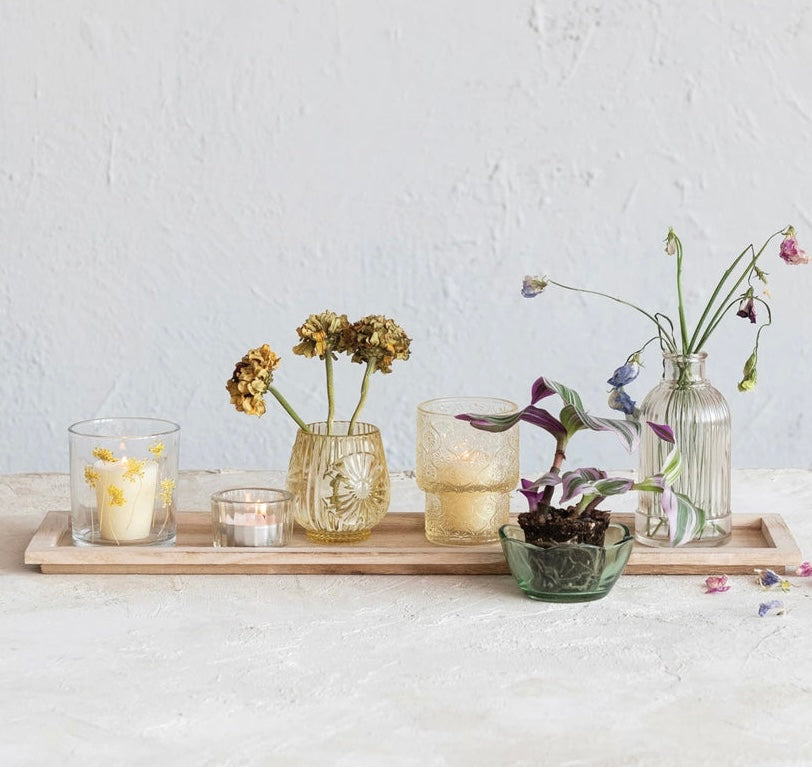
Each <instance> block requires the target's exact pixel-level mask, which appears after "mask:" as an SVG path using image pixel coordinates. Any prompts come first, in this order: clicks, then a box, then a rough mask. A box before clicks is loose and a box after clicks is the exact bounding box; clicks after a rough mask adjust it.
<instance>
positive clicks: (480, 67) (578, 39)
mask: <svg viewBox="0 0 812 767" xmlns="http://www.w3.org/2000/svg"><path fill="white" fill-rule="evenodd" d="M811 36H812V6H810V5H809V3H807V2H799V1H790V2H782V3H780V4H775V3H767V2H758V1H756V0H740V2H737V3H735V4H731V3H724V2H706V1H705V0H702V1H700V0H689V1H687V2H680V3H676V4H674V3H668V2H661V1H659V0H653V1H652V2H646V3H643V2H633V1H632V0H613V2H599V1H593V2H584V1H583V0H566V2H564V1H563V0H562V1H559V0H556V1H550V2H517V1H511V2H489V1H488V0H437V1H436V2H422V3H414V2H386V3H380V2H373V0H355V1H354V2H349V1H348V2H318V1H313V2H280V1H274V2H259V1H256V2H251V1H249V0H243V1H242V2H222V1H220V0H196V1H195V2H172V3H166V2H157V1H150V0H145V1H144V2H139V3H128V2H92V1H85V2H76V1H75V0H68V1H67V2H60V3H54V2H45V1H36V0H32V1H30V2H26V3H17V2H11V1H10V0H8V1H6V0H0V243H2V256H1V257H2V280H1V281H0V309H1V310H2V336H1V337H0V358H2V366H3V369H2V376H0V423H2V424H3V433H4V439H3V440H2V441H0V471H3V472H20V471H66V470H67V435H66V429H67V426H68V425H69V424H70V423H72V422H74V421H77V420H81V419H85V418H93V417H99V416H110V415H148V416H157V417H165V418H169V419H172V420H175V421H178V422H179V423H180V424H181V425H182V427H183V438H182V447H181V464H182V467H184V468H213V467H239V468H284V467H285V466H286V465H287V459H288V456H289V451H290V446H291V445H292V442H293V436H294V431H295V427H294V425H293V423H292V422H291V421H289V419H288V418H287V416H286V415H285V414H284V413H283V412H282V411H281V409H280V408H278V407H275V406H274V407H271V408H269V413H268V414H267V415H266V416H264V417H263V418H262V419H260V420H257V419H255V418H250V417H248V416H245V415H243V414H241V413H237V412H236V411H235V410H234V409H233V408H232V407H231V406H230V405H229V402H228V395H227V393H226V391H225V388H224V385H225V381H226V379H227V378H228V377H229V376H230V374H231V371H232V370H233V366H234V363H235V362H236V361H237V360H238V359H239V358H240V357H241V356H242V355H243V353H244V352H245V351H246V350H247V349H248V348H249V347H252V346H258V345H260V344H261V343H263V342H268V343H270V344H271V346H272V347H273V348H274V349H275V350H276V351H277V353H279V354H280V355H281V356H282V357H283V360H282V366H281V367H280V369H279V370H278V371H277V374H276V384H277V385H278V387H279V388H280V389H281V390H282V391H283V393H284V394H285V395H286V396H287V397H288V399H290V400H291V402H292V403H294V405H295V406H296V407H297V409H298V410H299V411H300V413H301V414H302V416H303V417H304V418H305V419H307V420H319V419H321V418H323V417H324V414H325V409H326V408H325V404H324V386H323V371H322V369H321V366H320V363H318V362H317V361H315V360H306V359H304V358H300V357H295V356H294V355H293V354H292V353H291V352H290V347H291V346H293V344H294V343H295V342H296V340H297V338H296V334H295V328H296V327H297V326H298V325H299V324H301V323H302V321H303V320H304V319H305V317H306V316H307V315H308V314H310V313H312V312H319V311H322V310H324V309H325V308H331V309H334V310H337V311H339V312H346V313H347V314H348V315H349V316H350V318H351V319H355V318H357V317H359V316H361V315H363V314H367V313H373V312H374V313H383V314H387V315H389V316H392V317H395V318H396V319H397V320H398V321H399V322H400V323H401V324H402V325H403V326H404V327H405V328H406V330H407V331H408V332H409V334H410V335H411V336H412V338H413V344H412V350H413V355H412V359H411V360H409V361H408V362H406V363H395V366H394V371H393V373H392V374H391V375H389V376H380V375H376V376H375V379H374V380H373V385H372V389H371V393H370V398H369V403H368V405H367V408H366V411H365V419H366V420H369V421H372V422H374V423H377V424H378V425H379V426H380V427H381V429H382V431H383V433H384V439H385V443H386V446H387V454H388V457H389V462H390V466H391V468H392V469H403V468H409V467H411V466H413V464H414V439H415V427H414V420H415V416H414V411H415V406H416V404H417V403H418V402H420V401H422V400H424V399H428V398H431V397H434V396H441V395H448V394H488V395H499V396H506V397H508V398H511V399H513V400H514V401H516V402H518V403H520V404H524V403H525V402H526V401H527V397H528V392H529V386H530V383H531V381H532V380H533V379H534V378H535V377H536V376H538V375H539V374H542V373H543V374H545V375H548V376H549V377H551V378H554V379H556V380H560V381H562V382H564V383H567V384H568V385H571V386H573V387H574V388H576V389H577V390H579V391H580V393H581V394H582V396H583V397H584V399H585V401H586V402H587V403H588V404H589V405H590V406H591V409H592V411H593V412H594V413H595V414H601V415H606V414H608V412H609V411H608V410H607V408H606V406H605V402H606V396H607V392H608V387H607V386H606V384H605V380H606V379H607V378H608V377H609V375H610V374H611V371H612V370H613V369H614V368H615V367H616V366H618V365H620V364H621V363H622V362H623V361H624V359H625V357H626V355H627V354H629V353H630V352H631V351H633V350H634V349H635V348H637V347H638V346H639V345H640V344H641V343H642V342H643V341H644V340H645V339H647V338H648V337H649V336H650V335H651V333H652V329H651V327H649V325H648V324H647V323H646V321H645V320H644V319H643V318H641V317H640V316H639V315H636V314H635V313H633V312H631V311H629V310H627V309H624V308H623V307H619V306H616V305H614V304H611V303H609V302H606V301H603V300H601V299H598V298H590V297H584V296H580V295H575V294H571V293H565V292H563V291H557V292H556V291H554V290H552V289H550V290H549V291H548V292H547V293H546V294H545V295H544V296H541V297H538V298H536V299H533V300H526V299H522V298H521V297H520V295H519V288H520V285H521V280H522V277H523V275H524V274H526V273H536V272H541V273H547V274H548V275H550V276H551V277H553V278H555V279H557V280H560V281H562V282H565V283H569V284H576V285H582V286H585V287H591V288H595V289H600V290H605V291H608V292H610V293H614V294H618V295H622V296H625V297H628V298H630V299H632V300H635V301H637V302H640V303H642V304H644V305H645V306H646V307H649V308H652V309H655V310H656V309H660V310H662V311H666V312H669V313H671V314H672V316H673V313H674V309H675V305H674V301H675V291H674V287H673V267H674V261H673V259H669V258H668V257H667V256H665V255H664V254H663V251H662V242H663V239H664V237H665V234H666V232H667V229H668V227H669V226H674V228H675V229H676V230H677V232H678V233H679V234H680V236H681V237H682V239H683V242H684V243H685V246H686V269H687V273H686V284H687V295H686V300H687V303H688V311H689V315H690V316H691V317H693V318H694V319H695V317H696V314H697V312H698V310H699V308H700V306H701V304H702V303H703V299H704V298H705V297H706V296H707V294H708V293H709V291H710V290H711V288H712V284H713V282H712V281H713V280H714V279H715V278H716V277H718V275H719V274H720V273H721V272H722V270H723V269H724V268H725V267H726V266H727V264H728V263H729V261H730V260H731V259H732V257H733V256H734V255H735V254H737V253H738V252H740V251H741V250H742V249H743V248H744V247H745V246H746V245H748V244H749V243H750V242H754V243H756V244H757V245H759V244H760V243H761V242H762V241H763V239H765V238H766V237H767V236H768V235H769V234H771V233H773V232H775V231H777V230H779V229H781V228H783V227H784V226H786V225H787V224H789V223H792V224H794V225H795V227H796V228H797V230H798V233H799V238H800V240H801V244H802V245H803V244H804V243H805V244H806V246H807V247H808V248H809V249H810V251H812V217H811V216H810V204H809V203H810V185H809V178H810V161H811V160H812V146H811V145H810V137H811V136H812V80H811V79H810V76H809V73H810V71H812V46H810V44H809V41H810V39H812V37H811ZM776 254H777V242H776V246H775V248H773V249H771V252H770V253H769V254H768V256H767V257H766V258H765V259H764V262H765V263H764V268H765V269H766V270H767V271H768V272H769V279H770V288H771V293H772V306H773V310H774V323H773V326H772V327H770V328H769V329H767V330H765V332H764V333H763V335H762V339H763V343H762V350H761V353H760V355H759V384H758V388H757V389H756V391H755V392H753V393H751V394H746V395H742V394H739V393H737V392H736V383H737V381H738V380H739V377H740V375H741V368H742V365H743V363H744V361H745V359H746V358H747V356H748V355H749V354H750V350H751V348H752V342H753V330H752V328H751V327H750V326H749V325H748V323H747V322H746V321H744V320H741V319H738V318H736V317H732V316H731V317H729V318H728V320H727V322H726V323H725V324H724V325H723V326H722V327H721V328H720V329H719V330H718V332H717V333H716V335H715V336H714V337H713V338H712V340H711V343H710V345H709V347H708V351H709V354H710V356H709V363H708V373H709V375H710V378H711V380H712V381H713V382H714V383H715V384H716V385H717V386H718V387H719V388H720V389H721V390H722V391H723V393H724V394H725V395H726V396H727V397H728V399H729V401H730V404H731V408H732V411H733V418H734V435H735V436H734V465H736V466H738V467H747V466H762V467H780V466H794V467H806V468H809V467H810V466H812V451H811V450H810V439H809V436H808V432H809V430H810V413H812V387H810V385H809V374H810V348H809V320H808V298H807V297H808V295H809V292H810V288H811V287H812V271H810V269H809V267H800V266H798V267H786V266H784V265H783V264H782V263H780V262H779V260H778V258H777V255H776ZM646 362H647V367H646V369H645V371H644V373H643V374H642V375H641V377H640V378H639V379H638V381H637V382H636V384H635V385H633V386H632V387H630V393H631V394H632V395H633V396H634V397H635V398H637V399H642V396H643V395H644V393H645V392H646V391H647V390H648V389H649V388H651V387H652V386H653V385H654V384H655V383H656V381H657V379H658V377H659V373H660V365H659V362H658V355H657V353H656V352H655V351H654V349H653V347H651V351H650V352H649V353H648V354H647V356H646ZM336 372H337V386H338V391H339V414H342V413H343V414H344V415H345V416H348V415H349V413H350V412H351V411H352V408H353V406H354V403H355V398H356V396H357V389H358V386H359V384H360V374H361V368H360V366H356V365H351V364H349V362H348V361H346V360H345V361H342V362H341V363H340V364H339V365H338V366H337V371H336ZM545 436H546V435H543V434H534V433H531V432H530V431H529V430H527V431H525V432H523V436H522V441H523V466H524V468H525V471H528V472H530V471H534V470H536V469H540V468H542V467H545V468H546V466H545V464H546V462H547V461H548V456H549V447H550V444H549V442H548V441H547V439H545ZM569 458H570V465H571V466H576V465H579V464H582V463H587V464H588V465H606V466H612V467H617V468H623V467H632V466H633V465H634V464H635V459H633V458H630V457H628V456H626V455H625V454H624V453H623V452H622V450H621V448H620V447H619V446H618V445H617V444H616V443H615V440H614V439H612V438H610V437H608V436H606V435H588V436H586V437H584V438H583V439H580V440H577V441H575V442H573V444H572V446H571V448H570V454H569Z"/></svg>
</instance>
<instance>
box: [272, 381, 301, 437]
mask: <svg viewBox="0 0 812 767" xmlns="http://www.w3.org/2000/svg"><path fill="white" fill-rule="evenodd" d="M268 391H269V392H270V393H271V394H273V396H274V397H276V399H277V401H278V402H279V404H280V405H282V407H283V408H285V412H286V413H287V414H288V415H289V416H290V417H291V418H292V419H293V420H294V421H296V423H297V425H298V426H299V428H300V429H301V430H302V431H310V428H309V427H308V425H307V424H306V423H305V422H304V421H303V420H302V419H301V418H299V415H298V413H297V412H296V411H295V410H294V409H293V408H292V407H291V406H290V403H289V402H288V401H287V400H286V399H285V398H284V397H283V396H282V395H281V394H280V393H279V391H277V389H276V388H275V387H273V386H269V387H268Z"/></svg>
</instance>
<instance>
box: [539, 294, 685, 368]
mask: <svg viewBox="0 0 812 767" xmlns="http://www.w3.org/2000/svg"><path fill="white" fill-rule="evenodd" d="M547 282H549V284H550V285H556V286H557V287H559V288H564V290H571V291H573V292H574V293H589V294H591V295H593V296H602V297H603V298H608V299H609V300H610V301H614V302H615V303H618V304H623V305H624V306H628V307H630V308H631V309H634V310H635V311H637V312H640V314H642V315H643V316H645V317H648V318H649V319H650V320H651V321H652V322H653V323H654V324H655V325H656V326H657V329H658V330H659V332H660V338H661V339H662V340H663V341H664V342H665V344H666V346H667V347H668V349H669V351H672V352H676V351H677V345H676V343H675V342H674V338H673V332H669V331H668V329H667V328H665V327H664V326H663V325H662V324H661V323H660V320H659V319H657V315H655V314H649V313H648V312H647V311H646V310H645V309H642V308H640V307H639V306H637V304H633V303H631V301H624V300H623V299H622V298H616V297H615V296H610V295H609V294H608V293H601V292H600V291H599V290H588V289H587V288H574V287H572V286H571V285H564V284H562V283H560V282H556V281H555V280H550V279H548V280H547Z"/></svg>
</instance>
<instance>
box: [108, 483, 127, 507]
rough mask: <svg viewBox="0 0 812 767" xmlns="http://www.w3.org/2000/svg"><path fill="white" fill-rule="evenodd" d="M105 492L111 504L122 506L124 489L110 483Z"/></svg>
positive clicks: (124, 500)
mask: <svg viewBox="0 0 812 767" xmlns="http://www.w3.org/2000/svg"><path fill="white" fill-rule="evenodd" d="M107 494H108V495H109V496H110V505H111V506H123V505H124V504H125V502H126V499H125V498H124V491H123V490H122V489H121V488H120V487H119V486H118V485H110V486H109V487H108V488H107Z"/></svg>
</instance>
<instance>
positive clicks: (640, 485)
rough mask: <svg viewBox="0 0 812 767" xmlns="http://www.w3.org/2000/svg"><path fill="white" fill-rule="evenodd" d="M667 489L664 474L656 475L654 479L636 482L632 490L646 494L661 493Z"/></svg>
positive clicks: (648, 478) (647, 478)
mask: <svg viewBox="0 0 812 767" xmlns="http://www.w3.org/2000/svg"><path fill="white" fill-rule="evenodd" d="M665 487H666V482H665V477H664V476H663V475H662V474H655V475H654V476H653V477H646V478H645V479H644V480H643V481H642V482H635V484H634V487H633V488H632V489H633V490H640V491H641V492H644V493H646V492H648V493H661V492H662V491H663V490H664V489H665Z"/></svg>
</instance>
